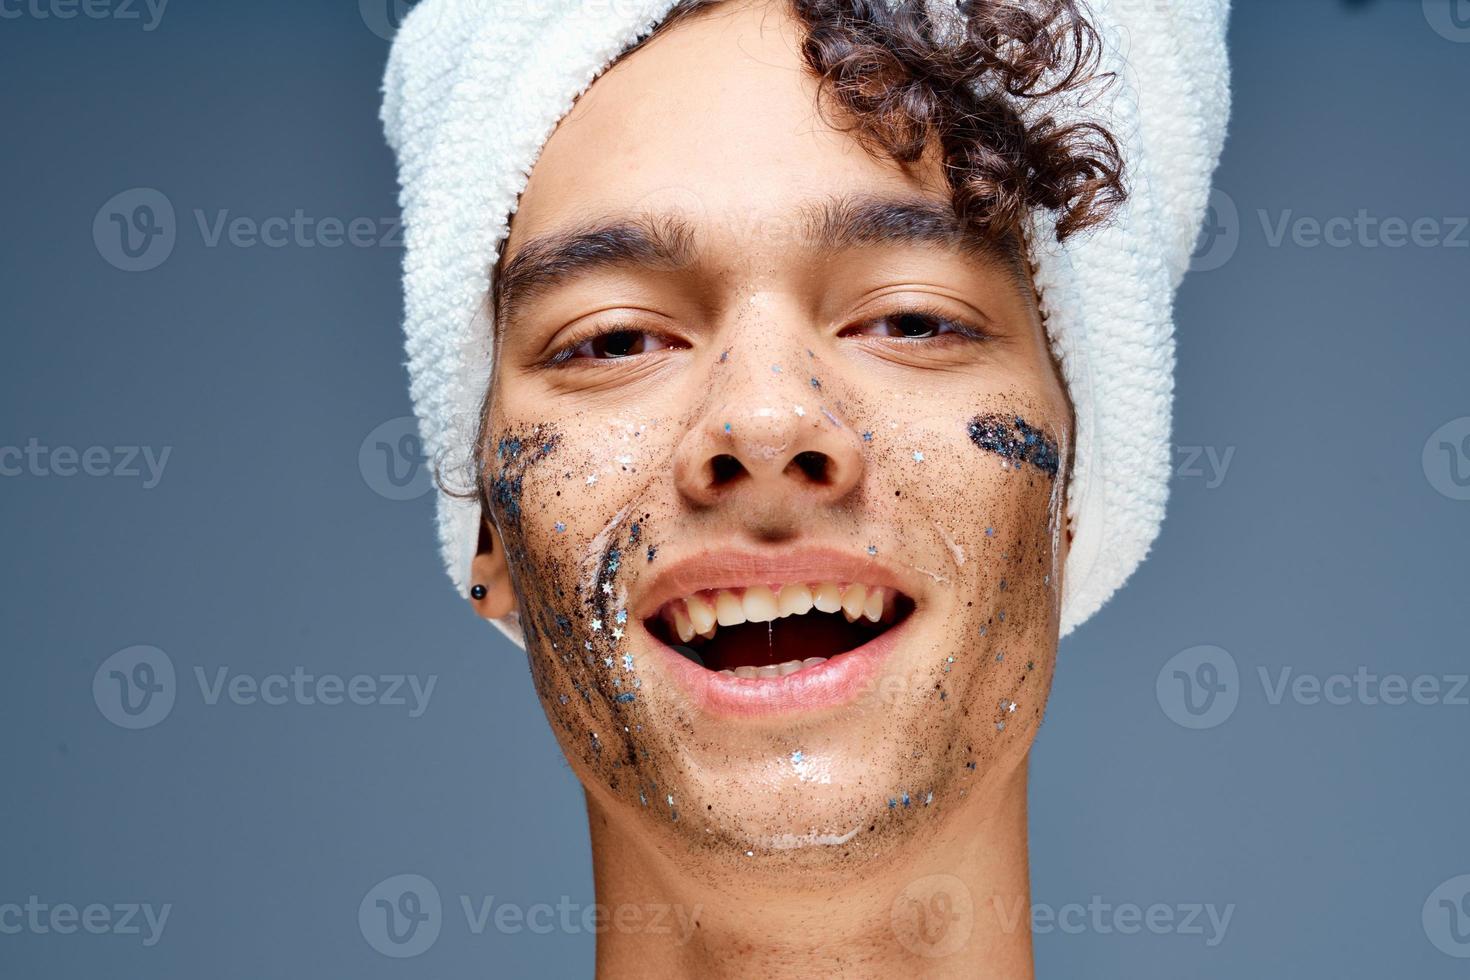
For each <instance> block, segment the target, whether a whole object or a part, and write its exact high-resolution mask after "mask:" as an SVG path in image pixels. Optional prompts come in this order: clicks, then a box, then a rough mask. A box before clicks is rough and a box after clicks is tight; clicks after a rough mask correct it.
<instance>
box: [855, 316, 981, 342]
mask: <svg viewBox="0 0 1470 980" xmlns="http://www.w3.org/2000/svg"><path fill="white" fill-rule="evenodd" d="M952 333H958V334H964V335H970V334H971V333H974V331H971V330H970V329H969V328H967V327H966V326H965V325H964V324H963V323H960V322H959V321H957V320H951V319H949V318H948V317H944V316H938V315H936V314H933V313H926V312H923V311H921V310H903V311H899V312H897V313H889V314H887V315H886V316H880V317H876V318H874V319H872V320H867V321H865V322H863V323H860V324H858V325H856V326H854V327H852V328H849V329H848V330H845V331H843V336H868V337H899V338H902V339H904V340H926V339H928V338H930V337H938V336H942V335H944V334H952Z"/></svg>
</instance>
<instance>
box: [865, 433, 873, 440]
mask: <svg viewBox="0 0 1470 980" xmlns="http://www.w3.org/2000/svg"><path fill="white" fill-rule="evenodd" d="M872 441H873V433H871V432H864V433H863V442H872Z"/></svg>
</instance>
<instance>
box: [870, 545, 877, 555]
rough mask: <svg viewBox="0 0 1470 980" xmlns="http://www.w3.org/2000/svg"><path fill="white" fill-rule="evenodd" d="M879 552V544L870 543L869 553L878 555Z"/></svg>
mask: <svg viewBox="0 0 1470 980" xmlns="http://www.w3.org/2000/svg"><path fill="white" fill-rule="evenodd" d="M877 553H878V546H877V545H875V544H870V545H868V554H870V555H876V554H877Z"/></svg>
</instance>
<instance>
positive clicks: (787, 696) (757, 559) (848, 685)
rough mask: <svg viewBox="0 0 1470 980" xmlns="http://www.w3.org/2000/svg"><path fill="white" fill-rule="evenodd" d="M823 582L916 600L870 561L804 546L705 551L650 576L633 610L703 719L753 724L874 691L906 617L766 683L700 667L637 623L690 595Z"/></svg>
mask: <svg viewBox="0 0 1470 980" xmlns="http://www.w3.org/2000/svg"><path fill="white" fill-rule="evenodd" d="M825 581H835V582H863V583H864V584H869V585H885V586H888V587H889V588H893V589H897V590H899V591H900V592H903V593H904V594H905V595H908V596H909V597H910V598H912V599H914V600H915V602H916V603H917V602H918V600H919V596H918V592H917V590H916V588H915V587H914V586H913V584H912V583H911V582H909V581H907V580H906V579H905V578H904V577H902V576H900V575H898V574H897V573H896V572H894V571H893V570H892V569H890V568H888V567H887V566H886V565H884V564H882V563H880V562H878V561H876V560H875V559H873V558H871V557H866V558H856V557H854V556H852V555H849V554H847V553H846V552H842V551H838V550H835V549H825V548H809V549H802V550H799V551H787V552H784V553H780V554H773V555H762V554H759V553H755V552H746V551H720V552H708V553H705V554H702V555H697V556H693V557H691V558H689V559H686V560H684V561H680V562H675V563H673V564H672V565H670V566H668V567H666V568H665V569H664V570H663V571H662V572H661V573H660V575H659V576H658V577H657V578H655V579H654V581H653V583H652V584H651V585H650V586H649V588H648V590H647V592H646V593H645V594H644V595H643V596H642V597H640V598H639V599H638V600H637V601H636V602H635V604H634V608H635V609H637V610H638V611H639V613H640V615H639V617H638V628H639V630H640V631H641V632H642V633H643V635H644V636H646V637H647V639H648V641H649V642H650V643H651V644H652V645H653V646H654V647H656V648H657V649H658V650H659V651H660V652H661V653H662V654H663V657H662V661H663V663H664V664H665V665H666V666H667V669H668V672H669V674H670V675H671V676H672V677H673V678H674V679H675V681H676V682H677V683H678V684H679V685H680V686H681V687H682V688H684V690H685V692H686V693H687V694H688V696H689V697H690V699H691V700H692V701H693V702H694V703H695V704H696V705H697V706H699V707H700V708H701V709H702V710H703V711H704V712H705V713H706V714H708V715H711V716H715V717H727V718H746V719H752V718H759V717H766V716H780V715H789V714H793V713H798V712H813V711H818V710H821V709H831V708H836V707H840V706H842V705H845V704H849V703H851V702H853V701H855V700H857V699H858V698H859V697H860V696H861V695H862V694H863V693H864V692H865V691H868V690H871V689H873V687H874V686H875V678H876V677H877V675H878V672H879V671H880V670H881V668H882V666H883V663H884V662H885V661H886V660H887V659H888V658H889V657H890V656H891V655H892V653H893V651H894V649H895V648H896V647H897V646H898V642H899V640H900V639H901V637H902V634H903V633H904V631H905V630H906V629H907V627H908V624H909V622H910V620H912V619H913V615H910V616H909V617H908V618H907V619H905V620H904V621H903V622H900V623H897V624H895V625H894V626H892V627H890V628H889V629H887V630H885V631H884V632H883V633H881V634H880V635H878V636H875V637H873V639H871V640H869V641H868V642H867V643H865V644H863V645H862V646H860V647H856V648H855V649H852V650H849V651H847V652H846V653H842V654H838V655H837V656H836V657H833V658H832V659H830V660H828V661H827V662H826V663H823V664H818V665H817V666H815V667H808V668H806V669H805V670H799V671H797V672H796V673H794V674H787V675H786V676H785V677H772V678H745V677H732V676H730V675H728V674H721V673H718V672H716V671H712V670H706V669H705V668H703V667H701V666H699V665H698V664H696V663H694V662H692V661H690V660H689V659H687V658H686V657H684V656H681V655H680V654H679V653H678V652H677V651H675V650H673V649H671V648H670V647H669V646H667V645H666V644H665V643H663V642H662V641H661V640H659V639H658V637H656V636H654V635H653V634H652V633H650V632H648V630H647V629H646V628H645V627H643V625H642V621H643V620H644V619H645V618H647V617H649V616H651V615H653V614H654V613H655V612H657V611H658V609H659V608H660V607H661V606H662V605H663V604H664V603H665V602H668V601H669V600H671V599H675V598H678V597H680V596H684V595H688V594H690V593H692V592H699V591H703V590H706V589H734V588H742V587H745V586H751V585H758V584H768V585H772V586H779V585H782V584H786V583H790V582H825ZM916 612H917V610H916Z"/></svg>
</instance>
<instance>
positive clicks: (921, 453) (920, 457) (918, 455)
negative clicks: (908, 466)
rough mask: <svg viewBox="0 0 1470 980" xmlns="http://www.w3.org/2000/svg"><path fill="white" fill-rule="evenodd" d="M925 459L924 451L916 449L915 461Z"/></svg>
mask: <svg viewBox="0 0 1470 980" xmlns="http://www.w3.org/2000/svg"><path fill="white" fill-rule="evenodd" d="M923 461H924V454H923V452H921V451H920V450H917V449H915V450H914V462H915V463H922V462H923Z"/></svg>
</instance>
